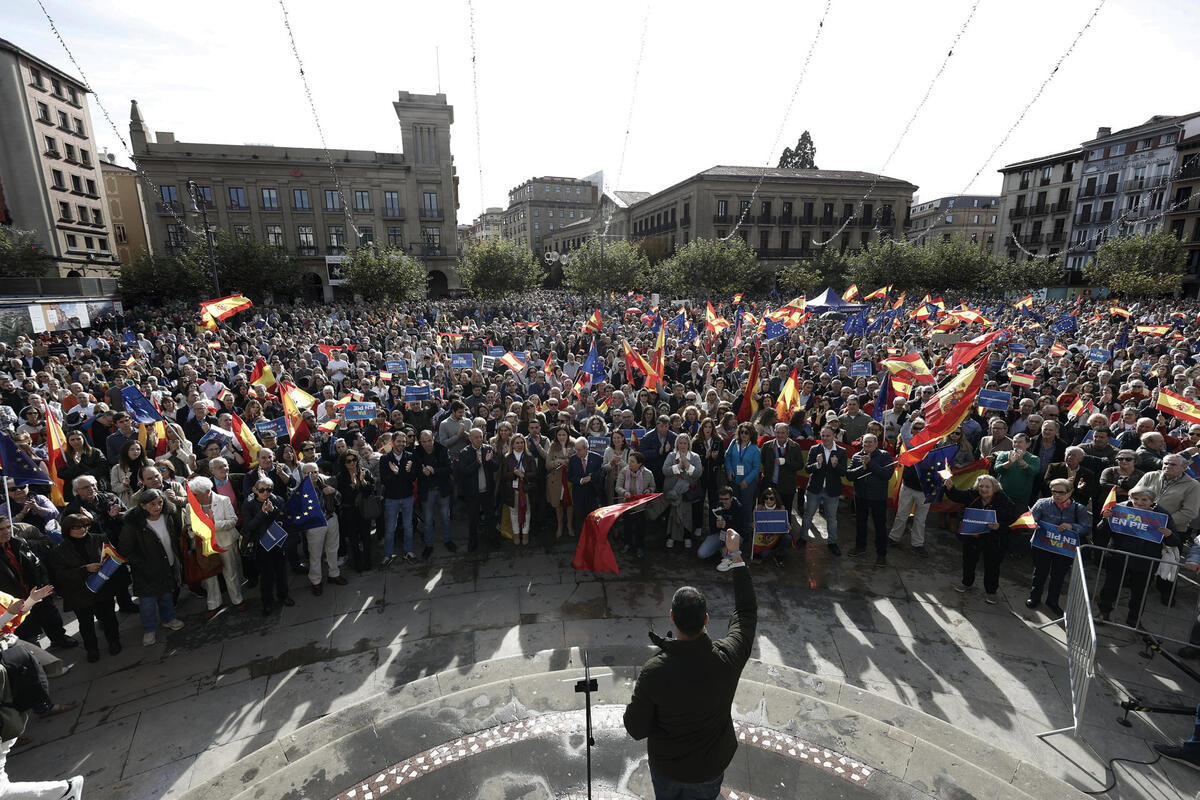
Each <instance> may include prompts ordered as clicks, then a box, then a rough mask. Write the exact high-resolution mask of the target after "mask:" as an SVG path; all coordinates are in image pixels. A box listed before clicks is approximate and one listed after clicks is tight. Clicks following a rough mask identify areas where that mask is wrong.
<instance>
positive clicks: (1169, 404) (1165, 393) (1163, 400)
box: [1154, 388, 1200, 423]
mask: <svg viewBox="0 0 1200 800" xmlns="http://www.w3.org/2000/svg"><path fill="white" fill-rule="evenodd" d="M1154 407H1155V408H1157V409H1158V410H1160V411H1165V412H1167V413H1168V414H1172V415H1174V416H1176V417H1179V418H1180V419H1182V420H1187V421H1188V422H1190V423H1200V406H1198V405H1196V404H1195V403H1193V402H1192V401H1191V400H1188V399H1187V398H1186V397H1184V396H1183V395H1179V394H1175V392H1172V391H1171V390H1170V389H1166V388H1162V389H1159V390H1158V400H1156V401H1155V403H1154Z"/></svg>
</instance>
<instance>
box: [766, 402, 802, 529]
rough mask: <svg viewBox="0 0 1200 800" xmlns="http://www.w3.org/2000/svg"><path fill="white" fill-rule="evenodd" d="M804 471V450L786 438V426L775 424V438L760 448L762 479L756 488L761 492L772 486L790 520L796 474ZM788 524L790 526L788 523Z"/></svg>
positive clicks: (794, 494)
mask: <svg viewBox="0 0 1200 800" xmlns="http://www.w3.org/2000/svg"><path fill="white" fill-rule="evenodd" d="M802 469H804V450H803V449H801V447H800V445H799V444H797V443H796V442H794V441H792V440H791V439H789V438H788V424H787V423H786V422H777V423H775V438H774V439H771V440H770V441H768V442H765V443H764V444H763V446H762V477H761V478H760V479H759V482H758V488H759V491H760V492H761V491H762V490H763V489H766V488H767V487H768V486H774V487H775V491H776V492H778V493H779V507H780V508H783V509H784V510H786V511H787V512H788V518H789V520H790V518H791V515H792V503H793V502H794V501H795V499H796V473H798V472H799V471H800V470H802ZM789 524H791V523H790V522H789Z"/></svg>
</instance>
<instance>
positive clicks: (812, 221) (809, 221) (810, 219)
mask: <svg viewBox="0 0 1200 800" xmlns="http://www.w3.org/2000/svg"><path fill="white" fill-rule="evenodd" d="M796 223H797V224H798V225H816V224H817V218H816V217H814V216H813V215H812V214H805V215H804V216H802V217H797V218H796Z"/></svg>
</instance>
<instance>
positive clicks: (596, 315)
mask: <svg viewBox="0 0 1200 800" xmlns="http://www.w3.org/2000/svg"><path fill="white" fill-rule="evenodd" d="M582 330H583V332H584V333H600V332H601V331H603V330H604V317H602V316H600V309H596V310H595V311H593V312H592V316H590V317H588V321H587V322H585V323H583V329H582Z"/></svg>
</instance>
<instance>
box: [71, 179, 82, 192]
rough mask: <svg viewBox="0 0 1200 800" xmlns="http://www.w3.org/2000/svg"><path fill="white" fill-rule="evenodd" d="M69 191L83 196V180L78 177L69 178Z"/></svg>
mask: <svg viewBox="0 0 1200 800" xmlns="http://www.w3.org/2000/svg"><path fill="white" fill-rule="evenodd" d="M71 191H72V192H77V193H79V194H83V178H80V177H79V176H78V175H72V176H71Z"/></svg>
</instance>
